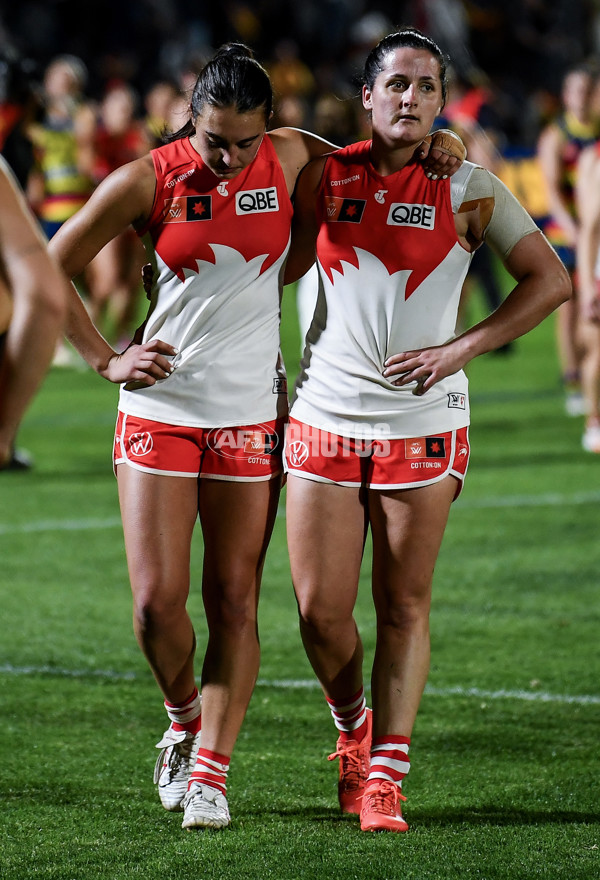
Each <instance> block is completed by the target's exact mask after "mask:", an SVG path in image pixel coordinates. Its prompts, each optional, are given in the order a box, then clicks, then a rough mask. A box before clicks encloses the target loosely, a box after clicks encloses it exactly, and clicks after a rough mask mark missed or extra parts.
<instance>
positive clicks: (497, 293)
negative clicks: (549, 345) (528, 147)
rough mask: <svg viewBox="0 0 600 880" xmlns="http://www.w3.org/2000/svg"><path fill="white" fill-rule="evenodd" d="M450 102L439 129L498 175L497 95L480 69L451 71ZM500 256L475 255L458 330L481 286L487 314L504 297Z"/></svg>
mask: <svg viewBox="0 0 600 880" xmlns="http://www.w3.org/2000/svg"><path fill="white" fill-rule="evenodd" d="M448 85H449V90H448V103H447V105H446V106H445V107H444V111H443V114H442V116H440V117H439V119H438V120H437V121H436V123H437V127H438V128H451V129H452V130H453V131H455V132H456V133H457V134H458V135H460V137H461V138H462V140H463V143H464V144H465V146H466V148H467V156H468V158H469V161H470V162H473V163H474V164H475V165H481V166H482V167H483V168H487V170H488V171H492V172H493V173H494V174H498V170H499V167H500V163H501V158H502V157H501V154H500V148H501V147H502V145H503V140H504V138H503V134H502V130H501V127H500V120H499V118H498V115H497V114H496V112H495V109H494V97H495V96H494V92H493V90H492V88H491V87H490V84H489V83H488V81H487V77H486V76H485V74H484V73H483V71H481V70H477V69H476V68H474V67H470V68H469V69H468V71H467V72H465V73H462V72H461V71H460V70H459V69H457V68H452V69H451V70H450V72H449V83H448ZM496 267H497V257H496V256H495V254H493V252H492V251H491V250H490V249H489V248H478V249H477V250H476V251H475V253H474V254H473V258H472V260H471V264H470V266H469V271H468V274H467V277H466V279H465V283H464V285H463V291H462V296H461V302H460V307H459V327H461V329H462V330H466V329H467V327H468V326H469V324H470V323H472V322H471V321H470V319H469V317H468V311H469V303H470V300H471V297H472V295H473V293H474V290H475V288H476V287H477V286H478V287H479V288H480V290H481V292H482V294H483V297H484V300H485V308H486V310H487V312H488V313H491V312H494V311H495V310H496V309H497V308H498V306H499V305H500V304H501V303H502V300H503V299H504V295H503V292H502V289H501V287H500V284H499V281H498V277H497V268H496ZM513 345H514V343H512V342H511V343H507V344H506V345H504V346H501V347H500V348H498V349H497V350H496V351H497V352H498V353H502V354H505V353H507V352H510V351H511V350H512V348H513Z"/></svg>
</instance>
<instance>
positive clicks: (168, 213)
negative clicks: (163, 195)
mask: <svg viewBox="0 0 600 880" xmlns="http://www.w3.org/2000/svg"><path fill="white" fill-rule="evenodd" d="M211 218H212V198H211V196H176V197H175V198H173V199H165V210H164V217H163V223H191V222H193V221H194V220H210V219H211Z"/></svg>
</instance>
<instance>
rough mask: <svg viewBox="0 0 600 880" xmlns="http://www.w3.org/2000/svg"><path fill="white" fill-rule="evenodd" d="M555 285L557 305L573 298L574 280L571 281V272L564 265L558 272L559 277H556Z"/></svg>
mask: <svg viewBox="0 0 600 880" xmlns="http://www.w3.org/2000/svg"><path fill="white" fill-rule="evenodd" d="M553 286H554V298H555V300H556V307H558V306H560V305H562V304H563V303H565V302H568V301H569V300H570V299H572V297H573V282H572V281H571V277H570V276H569V273H568V272H567V270H566V269H565V268H564V266H563V267H561V270H560V272H558V273H557V278H556V279H555V282H554V285H553Z"/></svg>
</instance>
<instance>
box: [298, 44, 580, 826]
mask: <svg viewBox="0 0 600 880" xmlns="http://www.w3.org/2000/svg"><path fill="white" fill-rule="evenodd" d="M364 83H365V85H364V86H363V92H362V97H363V104H364V107H365V109H366V110H368V111H369V114H370V117H371V122H372V140H370V141H369V140H368V141H364V142H361V143H358V144H354V145H352V146H350V147H346V148H345V149H343V150H340V151H338V152H335V153H333V154H332V155H331V156H329V157H324V158H320V159H316V160H314V161H313V162H311V163H310V165H309V166H308V167H307V168H306V169H305V170H304V171H303V172H302V174H301V175H300V178H299V181H298V186H297V188H296V198H295V203H294V225H293V235H292V245H291V249H290V255H289V258H288V262H287V265H286V281H288V282H289V281H293V280H294V278H297V277H299V276H301V275H302V274H304V272H305V271H306V269H307V268H308V266H309V265H310V264H311V263H312V262H313V261H314V259H315V247H316V257H317V261H318V268H319V275H320V287H319V295H318V301H317V307H316V310H315V316H314V319H313V322H312V325H311V327H310V330H309V332H308V336H307V346H306V352H305V356H304V359H303V362H302V366H301V374H300V377H299V379H298V383H297V387H296V397H295V401H294V403H293V405H292V410H291V415H290V422H289V425H288V430H287V432H286V445H285V463H286V470H287V473H288V480H287V530H288V544H289V551H290V562H291V569H292V578H293V581H294V588H295V591H296V596H297V599H298V608H299V614H300V631H301V634H302V639H303V642H304V646H305V648H306V651H307V655H308V658H309V660H310V662H311V664H312V666H313V669H314V670H315V673H316V674H317V677H318V679H319V681H320V683H321V686H322V688H323V691H324V694H325V697H326V699H327V702H328V704H329V708H330V710H331V714H332V716H333V719H334V723H335V726H336V728H337V730H338V732H339V738H338V741H337V747H336V750H335V752H334V753H333V754H332V755H331V756H330V757H331V759H334V758H339V760H340V765H339V784H338V795H339V801H340V806H341V808H342V810H343V811H345V812H348V813H360V823H361V828H362V829H363V830H364V831H379V830H389V831H397V832H401V831H406V830H407V829H408V825H407V823H406V821H405V820H404V818H403V817H402V812H401V809H400V801H401V800H404V799H405V798H404V796H403V795H402V780H403V778H404V777H405V776H406V774H407V773H408V770H409V767H410V760H409V756H408V752H409V745H410V741H411V736H412V729H413V724H414V721H415V718H416V714H417V710H418V707H419V703H420V700H421V696H422V693H423V689H424V687H425V682H426V679H427V675H428V670H429V654H430V644H429V611H430V604H431V586H432V578H433V571H434V566H435V563H436V559H437V555H438V551H439V548H440V544H441V541H442V538H443V535H444V531H445V528H446V522H447V519H448V514H449V510H450V505H451V503H452V501H453V499H454V498H456V497H457V495H458V493H459V492H460V489H461V486H462V483H463V480H464V477H465V473H466V469H467V464H468V460H469V440H468V425H469V401H468V388H467V379H466V376H465V374H464V372H463V368H464V367H465V366H466V364H468V363H469V361H470V360H471V359H472V358H474V357H476V356H477V355H480V354H483V353H484V352H488V351H493V350H495V349H497V348H498V347H500V346H502V345H506V344H507V343H509V342H510V341H511V340H513V339H515V338H516V337H518V336H520V335H522V334H523V333H526V332H527V331H529V330H530V329H532V328H533V327H535V326H536V325H537V324H538V323H539V322H540V321H541V320H542V319H543V318H545V317H546V316H547V315H548V314H550V313H551V311H552V310H553V309H555V308H557V306H558V305H559V304H560V303H562V302H564V301H565V300H566V299H568V297H569V294H570V283H569V278H568V275H567V273H566V271H565V269H564V267H563V265H562V264H561V262H560V260H559V259H558V257H557V255H556V253H555V252H554V251H553V250H552V248H551V247H550V246H549V244H548V242H547V241H546V239H545V238H544V236H543V235H542V234H541V232H540V231H539V229H538V228H537V227H536V225H535V224H534V222H533V221H532V220H531V218H530V217H529V215H528V214H527V213H526V212H525V210H524V209H523V208H522V207H521V205H520V204H519V202H518V201H517V200H516V198H514V196H512V194H511V193H510V192H509V191H508V190H507V189H506V187H504V185H503V184H502V183H501V182H500V181H499V180H498V178H496V177H495V176H494V175H493V174H492V173H491V172H489V171H487V170H486V169H483V168H481V167H478V166H476V165H473V164H472V163H470V162H465V163H464V165H463V166H462V167H461V168H460V169H459V170H458V171H457V172H456V174H455V175H454V176H453V177H452V179H451V180H442V181H438V182H437V183H433V182H432V181H430V180H428V179H427V177H426V176H425V174H424V172H423V169H422V168H421V167H420V166H419V165H418V164H417V163H415V162H414V160H413V154H414V151H415V146H416V145H417V144H418V143H420V141H421V140H422V139H423V137H424V136H425V135H426V134H427V132H428V131H430V129H431V127H432V125H433V123H434V119H435V118H436V116H437V115H438V114H439V113H440V112H441V111H442V108H443V106H444V102H445V98H446V75H445V59H444V56H443V55H442V53H441V51H440V49H439V48H438V46H437V45H436V44H435V43H434V42H433V41H432V40H430V39H429V38H428V37H426V36H424V35H423V34H421V33H420V32H419V31H415V30H412V29H406V30H405V31H401V32H399V33H397V34H391V35H390V36H388V37H386V38H384V39H383V40H382V41H381V42H380V43H379V44H378V45H377V46H376V47H375V48H374V49H373V50H372V51H371V53H370V54H369V56H368V58H367V61H366V64H365V72H364ZM484 239H485V240H486V242H487V244H488V245H490V246H491V247H492V248H493V249H494V251H495V252H496V253H497V254H498V255H499V256H500V258H501V259H502V262H503V263H504V265H505V266H506V268H507V269H508V271H509V272H510V273H511V275H512V276H513V278H514V279H515V281H516V285H515V287H514V288H513V290H512V291H511V292H510V293H509V295H508V296H507V298H506V299H505V300H504V301H503V303H502V304H501V305H500V306H499V308H498V309H497V310H496V311H495V312H494V313H493V314H492V315H490V316H489V317H487V318H486V319H485V320H483V321H481V322H480V323H478V324H476V325H475V326H474V327H472V328H471V329H469V330H467V331H466V332H464V333H462V334H461V335H459V336H455V328H456V321H457V313H458V305H459V300H460V294H461V289H462V284H463V281H464V278H465V276H466V273H467V271H468V268H469V263H470V260H471V256H472V254H473V252H474V251H475V250H476V249H477V248H478V247H479V246H481V244H482V242H483V240H484ZM369 528H370V530H371V535H372V543H373V567H372V591H373V599H374V604H375V611H376V618H377V641H376V649H375V657H374V663H373V668H372V676H371V694H372V700H373V712H372V717H371V713H370V710H368V709H367V706H366V699H365V692H364V684H363V671H362V665H363V647H362V642H361V639H360V636H359V634H358V630H357V626H356V622H355V620H354V616H353V611H354V605H355V602H356V597H357V590H358V581H359V574H360V568H361V561H362V556H363V549H364V544H365V537H366V532H367V530H368V529H369ZM371 722H372V724H371Z"/></svg>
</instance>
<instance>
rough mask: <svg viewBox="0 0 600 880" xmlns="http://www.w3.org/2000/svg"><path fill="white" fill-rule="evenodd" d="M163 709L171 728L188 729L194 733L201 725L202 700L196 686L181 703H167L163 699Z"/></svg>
mask: <svg viewBox="0 0 600 880" xmlns="http://www.w3.org/2000/svg"><path fill="white" fill-rule="evenodd" d="M165 709H166V710H167V715H168V716H169V719H170V721H171V728H172V729H173V730H189V731H190V733H193V734H196V733H198V732H199V731H200V728H201V727H202V715H201V714H200V713H201V710H202V700H201V699H200V694H199V693H198V688H194V692H193V694H192V695H191V696H190V697H188V698H187V700H184V702H183V703H169V702H168V701H167V700H165Z"/></svg>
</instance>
